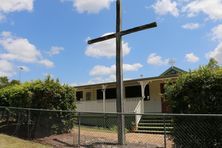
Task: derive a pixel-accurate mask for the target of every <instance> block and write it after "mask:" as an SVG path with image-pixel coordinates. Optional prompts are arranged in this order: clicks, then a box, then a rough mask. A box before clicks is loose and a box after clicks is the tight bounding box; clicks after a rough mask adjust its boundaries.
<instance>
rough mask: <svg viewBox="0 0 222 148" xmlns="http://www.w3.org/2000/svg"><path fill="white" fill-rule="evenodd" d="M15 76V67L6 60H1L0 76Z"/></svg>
mask: <svg viewBox="0 0 222 148" xmlns="http://www.w3.org/2000/svg"><path fill="white" fill-rule="evenodd" d="M14 74H15V71H14V66H13V64H12V63H10V62H8V61H6V60H0V76H8V77H11V76H13V75H14Z"/></svg>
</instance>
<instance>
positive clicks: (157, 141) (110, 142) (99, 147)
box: [36, 129, 173, 148]
mask: <svg viewBox="0 0 222 148" xmlns="http://www.w3.org/2000/svg"><path fill="white" fill-rule="evenodd" d="M77 133H78V131H77V130H76V129H74V130H73V131H72V132H71V133H67V134H61V135H53V136H50V137H45V138H41V139H37V140H36V141H38V142H40V143H42V144H47V145H51V146H53V147H55V148H63V147H67V148H68V147H75V146H76V147H77V144H78V142H77V141H78V140H77V139H78V136H77V135H78V134H77ZM80 135H81V137H80V143H81V146H80V147H82V148H135V147H138V148H140V147H141V148H160V147H163V146H164V140H163V139H164V137H163V135H154V134H141V133H127V134H126V141H127V145H124V146H119V145H117V144H116V143H117V133H115V132H108V131H99V130H93V129H81V134H80ZM166 143H167V147H169V148H170V147H172V144H173V143H172V141H170V140H169V139H168V140H167V141H166Z"/></svg>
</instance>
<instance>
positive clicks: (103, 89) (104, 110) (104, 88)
mask: <svg viewBox="0 0 222 148" xmlns="http://www.w3.org/2000/svg"><path fill="white" fill-rule="evenodd" d="M102 92H103V112H104V113H105V112H106V85H102Z"/></svg>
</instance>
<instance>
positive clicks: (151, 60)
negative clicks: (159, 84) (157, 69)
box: [147, 53, 169, 66]
mask: <svg viewBox="0 0 222 148" xmlns="http://www.w3.org/2000/svg"><path fill="white" fill-rule="evenodd" d="M147 63H148V64H150V65H157V66H161V65H167V64H168V63H169V59H163V58H162V57H161V56H159V55H157V54H156V53H152V54H150V55H149V56H148V58H147Z"/></svg>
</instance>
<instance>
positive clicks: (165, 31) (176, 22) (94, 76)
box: [0, 0, 222, 85]
mask: <svg viewBox="0 0 222 148" xmlns="http://www.w3.org/2000/svg"><path fill="white" fill-rule="evenodd" d="M122 4H123V29H128V28H131V27H135V26H138V25H143V24H147V23H151V22H153V21H156V22H157V24H158V27H157V28H154V29H151V30H145V31H141V32H138V33H134V34H130V35H128V36H124V37H123V50H124V79H133V78H138V77H140V75H143V76H144V77H150V76H157V75H159V74H161V73H162V72H163V71H164V70H166V69H167V68H169V66H170V64H169V61H170V60H174V61H176V64H175V65H176V66H177V67H179V68H182V69H184V70H189V69H195V68H198V66H200V65H203V64H206V63H207V62H208V60H209V57H213V58H215V59H216V60H217V61H218V62H219V64H222V0H139V1H138V0H122ZM112 32H115V0H0V75H1V76H5V75H6V76H8V77H9V78H10V79H21V80H22V81H28V80H34V79H43V78H44V77H45V75H47V74H50V75H52V76H53V77H54V78H59V79H60V81H61V82H62V83H68V84H72V85H82V84H89V83H98V82H106V81H114V80H115V40H108V41H105V42H102V43H98V44H94V45H90V46H88V45H87V43H86V41H87V39H89V38H95V37H99V36H102V35H104V34H108V33H112ZM21 67H22V70H21V77H19V69H20V68H21Z"/></svg>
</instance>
